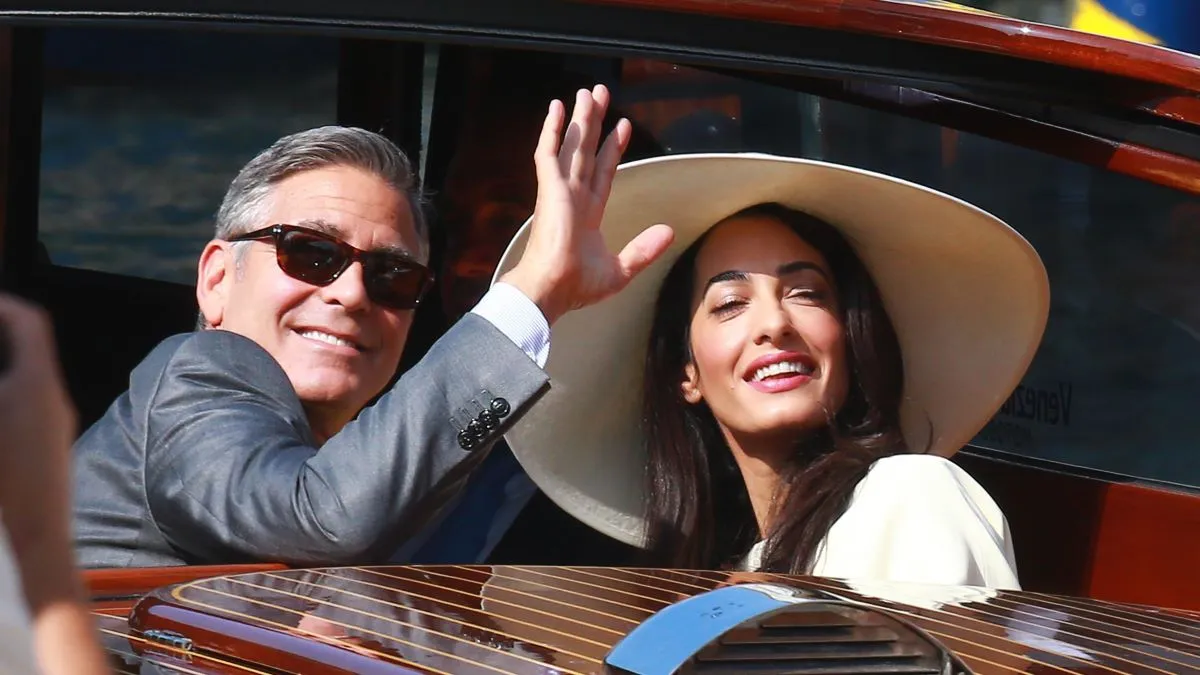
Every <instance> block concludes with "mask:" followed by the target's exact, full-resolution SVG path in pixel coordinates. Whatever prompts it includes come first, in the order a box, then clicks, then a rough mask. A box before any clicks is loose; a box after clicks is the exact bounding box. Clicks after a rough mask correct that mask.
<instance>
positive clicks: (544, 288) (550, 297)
mask: <svg viewBox="0 0 1200 675" xmlns="http://www.w3.org/2000/svg"><path fill="white" fill-rule="evenodd" d="M499 283H504V284H508V285H509V286H512V287H513V288H516V289H517V290H518V291H521V293H522V294H523V295H524V296H525V297H526V298H529V300H530V301H531V302H533V304H535V305H537V308H538V310H539V311H541V313H542V316H543V317H544V318H545V319H546V323H547V325H549V326H553V325H554V323H555V322H556V321H558V319H559V317H561V316H562V315H563V314H564V313H565V312H563V311H562V310H561V309H560V308H559V307H558V305H557V304H556V303H555V302H554V292H553V284H549V283H546V282H545V281H544V280H535V279H532V278H529V275H526V274H525V273H524V271H523V270H522V269H521V268H520V267H519V266H518V267H516V268H514V269H512V270H510V271H508V272H506V273H505V274H504V276H502V277H500V280H499Z"/></svg>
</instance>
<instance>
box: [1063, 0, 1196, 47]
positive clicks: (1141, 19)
mask: <svg viewBox="0 0 1200 675" xmlns="http://www.w3.org/2000/svg"><path fill="white" fill-rule="evenodd" d="M1071 28H1074V29H1076V30H1082V31H1087V32H1089V33H1097V34H1099V35H1108V36H1111V37H1116V38H1122V39H1124V40H1132V41H1134V42H1145V43H1147V44H1152V45H1161V46H1163V47H1169V48H1171V49H1177V50H1179V51H1182V52H1192V53H1200V0H1075V12H1074V14H1073V15H1072V17H1071Z"/></svg>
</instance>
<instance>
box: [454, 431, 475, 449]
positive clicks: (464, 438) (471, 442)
mask: <svg viewBox="0 0 1200 675" xmlns="http://www.w3.org/2000/svg"><path fill="white" fill-rule="evenodd" d="M476 443H478V440H477V439H476V437H475V434H473V433H471V432H469V431H467V430H466V429H463V430H462V431H460V432H458V445H459V446H460V447H462V449H463V450H473V449H474V448H475V444H476Z"/></svg>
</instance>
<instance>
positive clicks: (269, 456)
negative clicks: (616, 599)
mask: <svg viewBox="0 0 1200 675" xmlns="http://www.w3.org/2000/svg"><path fill="white" fill-rule="evenodd" d="M609 98H610V95H609V93H608V91H607V90H606V89H605V88H604V87H603V86H597V87H596V88H594V89H593V90H592V91H590V92H588V91H586V90H581V91H580V92H579V93H578V94H577V96H576V100H575V107H574V112H573V116H572V119H571V121H570V125H569V126H568V127H567V129H566V133H565V136H564V135H563V127H564V123H565V122H566V111H565V107H564V106H563V104H562V103H560V102H558V101H555V102H553V103H552V104H551V106H550V110H549V112H548V113H547V116H546V121H545V125H544V127H543V131H542V134H541V137H540V138H539V141H538V146H537V149H536V151H535V153H534V162H535V166H536V170H537V176H538V200H537V206H536V208H535V210H534V225H533V227H532V230H531V233H530V240H529V244H528V247H527V249H526V253H525V254H524V257H523V258H522V260H521V262H520V264H519V265H518V266H517V267H516V268H514V269H513V270H512V271H511V272H510V273H508V274H507V275H506V276H505V277H504V278H503V279H502V280H501V281H502V283H500V284H497V285H496V286H495V287H494V288H493V289H492V290H491V291H489V292H488V294H487V295H486V296H484V298H483V299H482V300H481V301H480V302H479V304H478V305H477V306H476V307H475V308H474V309H473V310H472V311H471V312H470V313H469V314H468V315H467V316H466V317H464V318H463V319H462V320H460V321H459V322H458V323H457V324H456V325H455V326H454V327H453V328H451V329H450V330H449V331H448V332H447V333H446V334H445V335H444V336H443V337H442V338H441V339H440V340H439V341H438V342H437V343H436V344H435V345H434V346H433V348H432V349H431V350H430V351H429V353H428V354H427V355H426V356H425V358H424V359H423V360H422V361H421V362H420V363H419V364H417V365H416V366H414V367H413V368H412V369H411V370H409V371H408V372H407V373H405V374H404V376H403V377H401V378H400V379H399V381H398V382H397V383H396V384H395V385H394V386H392V387H391V389H390V390H389V391H387V392H386V393H384V394H383V395H382V396H381V397H379V399H378V400H377V401H376V402H375V403H374V404H373V405H370V406H367V403H368V402H369V401H371V399H373V398H375V397H376V396H377V395H378V394H379V393H380V392H381V391H382V390H383V389H384V387H386V386H387V383H388V382H389V381H390V380H391V379H392V376H393V374H394V373H395V370H396V368H397V366H398V364H399V360H400V355H401V352H402V351H403V348H404V343H405V339H406V337H407V334H408V330H409V327H410V325H411V322H412V309H413V307H414V306H415V305H416V303H417V301H418V300H419V299H420V297H421V295H422V294H423V293H424V292H425V290H426V289H427V288H428V285H429V281H430V275H429V272H428V270H427V269H426V268H425V262H426V259H427V253H426V248H427V243H426V235H425V231H424V221H423V217H422V215H421V209H420V203H419V202H420V200H419V190H418V188H417V187H416V178H415V177H414V175H413V172H412V169H411V166H410V164H409V162H408V160H407V159H406V158H405V157H404V155H403V154H402V153H401V152H400V151H399V150H398V149H397V148H396V147H395V146H394V145H392V144H391V143H390V142H389V141H387V140H386V139H384V138H383V137H381V136H378V135H376V134H372V133H369V132H365V131H362V130H358V129H346V128H340V127H324V128H321V129H315V130H311V131H307V132H302V133H299V134H295V135H292V136H288V137H286V138H283V139H281V140H280V141H278V142H277V143H275V144H274V145H273V146H271V147H270V148H268V149H267V150H265V151H264V152H263V153H261V154H260V155H259V156H258V157H256V158H254V159H253V160H251V161H250V163H249V164H247V165H246V166H245V167H244V168H243V169H242V171H241V172H240V173H239V174H238V176H237V177H236V178H235V179H234V181H233V183H232V184H231V186H230V188H229V192H228V193H227V195H226V197H225V200H224V203H223V204H222V206H221V209H220V211H219V212H218V214H217V236H216V238H215V239H214V240H213V241H211V242H209V244H208V245H207V246H206V247H205V249H204V252H203V254H202V255H201V258H200V262H199V274H198V283H197V289H196V295H197V300H198V301H199V305H200V310H201V314H202V319H203V324H204V328H205V329H204V330H199V331H196V332H194V333H190V334H185V335H177V336H173V337H170V338H168V339H167V340H165V341H163V342H162V343H160V344H159V345H158V346H157V347H156V348H155V349H154V350H153V351H152V352H151V353H150V355H149V356H147V357H146V359H145V360H144V361H142V363H141V364H139V365H138V366H137V368H136V369H135V370H134V371H133V373H132V375H131V376H130V387H129V390H128V391H126V392H125V393H124V394H122V395H121V396H120V397H119V398H118V399H117V400H116V401H115V402H114V403H113V405H112V407H111V408H110V409H109V410H108V412H107V413H106V414H105V415H104V417H102V418H101V419H100V420H99V421H98V422H97V423H96V424H95V425H94V426H92V427H91V428H90V429H89V430H88V431H87V432H85V434H84V435H83V436H82V437H81V438H80V439H79V441H78V442H77V443H76V477H75V491H76V506H75V540H76V546H77V549H78V553H79V555H80V559H81V563H82V564H83V565H84V566H86V567H136V566H156V565H179V564H206V563H208V564H212V563H235V562H248V561H279V562H287V563H292V564H347V563H356V562H365V561H372V560H384V559H386V558H387V557H388V556H389V555H390V554H391V553H392V552H393V551H394V550H395V549H396V548H397V547H398V546H399V545H400V544H401V543H403V542H404V540H405V539H406V538H407V537H409V536H411V535H412V534H413V533H414V532H415V531H416V530H417V529H418V528H420V527H421V525H422V524H423V523H424V522H425V521H427V520H428V518H429V517H430V516H431V515H432V514H433V513H435V512H436V510H437V509H438V507H439V506H440V505H441V504H443V503H444V502H445V500H446V499H447V498H448V497H450V496H451V495H452V494H453V493H454V491H455V490H457V489H459V488H460V487H461V485H462V484H463V482H464V481H465V479H466V477H467V474H468V473H469V472H470V470H471V469H472V468H474V467H475V466H477V465H478V464H479V462H480V461H481V460H482V458H483V456H484V455H485V454H486V452H487V450H488V448H489V447H490V446H491V444H492V443H493V442H494V441H495V440H496V439H497V438H499V436H500V435H501V434H502V433H503V431H504V430H505V428H506V427H507V426H508V425H509V424H511V423H512V421H513V420H515V419H516V418H518V417H519V416H520V415H521V414H522V412H523V411H525V410H526V409H527V408H528V407H529V406H530V405H532V404H533V403H534V402H535V401H536V399H537V398H538V396H539V395H540V394H541V393H543V392H544V391H545V389H546V388H547V387H548V386H549V382H548V381H547V377H546V374H545V373H544V372H543V371H542V369H541V366H543V365H544V363H545V359H546V356H547V355H548V351H549V337H550V335H549V327H550V325H551V324H553V322H554V321H555V320H556V319H557V318H558V317H560V316H561V315H562V314H564V313H566V312H567V311H570V310H571V309H575V308H579V307H584V306H587V305H589V304H592V303H595V302H598V301H599V300H601V299H603V298H605V297H607V296H609V295H611V294H612V293H615V292H617V291H618V290H620V289H621V288H622V287H624V286H625V284H627V283H628V282H629V280H630V279H631V278H632V277H633V276H634V275H635V274H637V273H638V272H639V271H641V270H642V269H644V268H645V267H646V266H647V265H649V264H650V263H651V262H652V261H653V260H654V259H655V258H657V257H658V255H660V254H661V253H662V251H664V250H665V249H666V247H667V246H668V245H669V243H670V240H671V236H672V235H671V232H670V230H669V228H666V227H665V226H661V225H658V226H655V227H652V228H650V229H648V230H647V231H646V232H644V233H643V234H642V235H641V236H640V237H639V238H638V239H635V240H634V241H633V242H631V243H630V244H629V245H628V246H627V247H626V248H625V249H624V250H623V251H621V253H620V254H618V255H613V254H612V253H611V252H609V251H608V250H607V248H606V247H605V244H604V241H603V239H602V238H601V236H600V234H599V232H598V229H597V228H598V227H599V224H600V220H601V217H602V215H603V210H604V204H605V202H606V200H607V198H608V193H609V189H610V188H611V185H612V180H613V175H614V173H615V171H616V166H617V163H618V162H619V161H620V157H621V154H622V152H623V151H624V148H625V146H626V144H627V143H628V140H629V136H630V127H629V123H628V121H624V120H623V121H621V122H620V123H619V124H618V125H617V128H616V129H615V130H614V131H613V132H612V133H611V134H610V135H609V136H608V138H607V139H605V141H604V143H603V145H601V144H600V142H599V140H600V139H599V136H600V125H601V120H602V119H603V116H604V113H605V110H606V109H607V106H608V103H609ZM598 146H599V149H597V147H598ZM564 452H569V449H568V448H564Z"/></svg>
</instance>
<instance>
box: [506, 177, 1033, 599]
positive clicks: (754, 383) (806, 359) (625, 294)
mask: <svg viewBox="0 0 1200 675" xmlns="http://www.w3.org/2000/svg"><path fill="white" fill-rule="evenodd" d="M654 223H666V224H668V225H670V226H671V227H672V228H673V229H674V231H675V241H674V243H673V245H672V247H671V249H670V250H669V251H668V252H667V253H666V254H665V255H664V256H663V257H662V258H661V259H659V260H658V261H657V262H655V263H654V265H652V266H651V267H650V268H649V269H647V270H646V271H645V272H643V273H642V274H641V275H639V276H638V277H637V278H636V279H635V280H634V281H633V282H632V283H631V284H630V285H629V286H628V287H627V288H626V289H625V290H624V291H622V292H621V293H619V294H617V295H616V296H614V297H612V298H609V299H608V300H605V301H604V302H601V303H599V304H597V305H595V306H593V307H591V308H589V309H585V310H582V311H578V312H574V313H572V314H570V315H568V316H566V317H565V318H563V319H562V320H561V321H560V322H559V323H558V324H556V325H555V328H554V335H553V347H552V349H551V352H550V357H549V361H548V363H547V366H546V370H547V372H548V373H549V374H550V376H551V381H552V386H551V390H550V393H549V394H547V397H546V399H545V400H543V401H542V402H541V403H540V405H539V406H538V407H537V409H536V410H534V411H533V412H531V413H530V414H529V415H527V416H526V417H525V418H524V419H522V420H521V421H520V422H519V423H518V424H517V425H516V426H514V427H513V428H512V429H511V430H510V431H509V432H508V434H507V435H506V438H507V440H508V442H509V444H510V446H511V447H512V449H513V451H514V453H515V455H516V457H517V458H518V460H519V461H520V462H521V464H522V466H523V467H524V468H525V470H526V471H527V472H528V474H529V475H530V477H531V478H532V479H533V480H534V481H535V482H536V483H537V484H538V485H539V487H540V488H541V489H542V490H543V491H545V492H546V494H547V495H548V496H549V497H550V498H551V499H553V500H554V501H555V502H556V503H557V504H558V505H559V506H561V507H562V508H563V509H565V510H566V511H567V512H569V513H571V514H572V515H573V516H574V517H576V518H578V519H580V520H581V521H583V522H585V523H587V524H588V525H590V526H591V527H593V528H595V529H597V530H599V531H601V532H603V533H605V534H607V535H609V536H612V537H615V538H616V539H619V540H621V541H624V542H626V543H629V544H633V545H636V546H641V547H643V548H646V549H647V550H648V552H649V554H650V557H651V562H653V563H656V564H661V565H669V566H673V567H690V568H728V567H734V568H742V569H764V570H772V571H787V572H793V573H812V574H817V575H823V576H831V577H842V578H873V579H888V580H895V581H915V582H932V583H947V584H968V585H981V586H992V587H998V588H1014V587H1017V586H1018V583H1017V577H1016V571H1015V564H1014V559H1013V550H1012V544H1011V540H1010V536H1009V532H1008V527H1007V523H1006V522H1005V519H1004V516H1003V514H1002V513H1001V512H1000V509H999V508H998V507H997V506H996V504H995V503H994V502H993V501H992V499H991V498H990V497H989V496H988V495H987V493H986V492H985V491H984V490H983V489H982V488H981V487H980V486H979V485H978V484H977V483H976V482H975V481H974V480H973V479H972V478H971V477H970V476H969V475H967V474H966V473H965V472H964V471H962V470H961V469H960V468H959V467H958V466H957V465H955V464H953V463H951V462H950V461H948V458H949V457H951V456H952V455H953V454H954V453H955V452H956V451H957V450H958V449H959V448H960V447H962V446H963V445H964V444H965V443H967V442H968V441H969V440H970V439H971V438H972V437H974V435H975V434H976V433H977V432H978V431H979V430H980V429H981V428H982V427H983V426H984V425H985V424H986V423H987V422H988V420H989V419H990V418H991V416H992V415H993V414H994V413H995V412H996V411H997V410H998V409H999V408H1000V406H1001V404H1002V403H1003V401H1004V400H1005V398H1006V397H1007V396H1008V395H1009V394H1010V393H1011V392H1012V391H1013V389H1014V388H1015V387H1016V385H1017V384H1018V383H1019V381H1020V379H1021V377H1022V376H1023V374H1024V373H1025V370H1026V368H1027V367H1028V366H1029V363H1030V361H1031V360H1032V358H1033V356H1034V353H1035V352H1036V350H1037V347H1038V343H1039V342H1040V340H1041V337H1042V333H1043V330H1044V328H1045V324H1046V319H1047V314H1048V310H1049V284H1048V281H1047V277H1046V271H1045V268H1044V266H1043V265H1042V262H1041V260H1040V258H1039V257H1038V255H1037V253H1036V252H1035V251H1034V250H1033V248H1032V247H1031V246H1030V245H1029V243H1028V242H1027V241H1025V239H1023V238H1022V237H1021V236H1020V235H1019V234H1017V233H1016V232H1015V231H1014V230H1013V229H1011V228H1010V227H1008V226H1007V225H1005V224H1004V223H1003V222H1001V221H1000V220H998V219H996V218H995V217H993V216H991V215H990V214H988V213H986V212H984V211H981V210H980V209H978V208H976V207H974V206H971V205H969V204H966V203H964V202H962V201H960V200H957V199H955V198H953V197H950V196H948V195H945V194H942V193H939V192H936V191H934V190H930V189H928V188H925V187H922V186H918V185H914V184H912V183H908V182H905V181H901V180H898V179H894V178H891V177H888V176H883V175H880V174H875V173H871V172H867V171H862V170H858V169H853V168H849V167H844V166H838V165H833V164H828V163H824V162H817V161H810V160H801V159H792V158H783V157H773V156H768V155H757V154H707V155H676V156H668V157H660V158H655V159H651V160H643V161H639V162H633V163H630V164H626V165H623V166H622V167H621V168H620V169H619V170H618V172H617V176H616V180H615V182H614V184H613V189H612V194H611V196H610V198H609V201H608V205H607V207H606V210H605V215H604V221H603V223H602V225H601V232H602V233H603V235H604V237H605V241H606V242H607V244H608V245H609V247H610V248H612V249H614V250H619V249H620V248H621V247H622V246H623V245H624V244H625V243H626V242H628V241H629V240H630V239H632V238H633V236H634V235H636V234H637V233H638V232H641V231H642V230H643V229H644V228H645V227H646V226H647V225H650V224H654ZM527 232H528V224H526V227H525V228H523V229H522V230H521V232H519V233H518V235H517V237H516V238H515V239H514V241H513V243H512V244H511V245H510V247H509V249H508V251H507V252H506V253H505V256H504V258H503V259H502V260H501V263H500V266H499V268H498V270H497V278H498V277H499V275H500V274H503V273H504V272H505V271H506V270H507V269H508V268H510V267H511V266H512V265H513V264H514V262H515V260H517V259H518V258H519V256H520V252H521V251H522V250H523V249H524V246H525V241H526V236H527Z"/></svg>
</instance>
